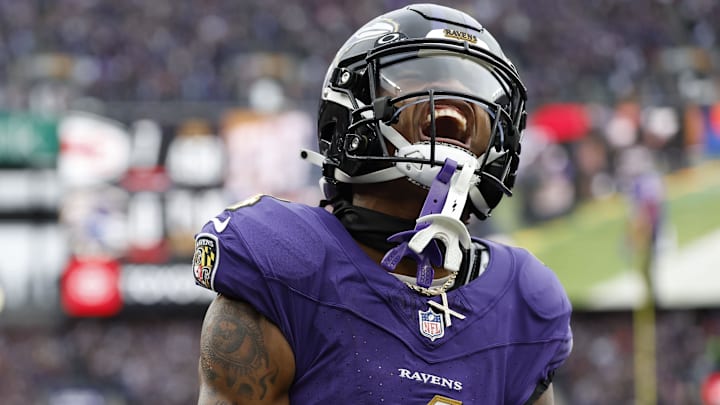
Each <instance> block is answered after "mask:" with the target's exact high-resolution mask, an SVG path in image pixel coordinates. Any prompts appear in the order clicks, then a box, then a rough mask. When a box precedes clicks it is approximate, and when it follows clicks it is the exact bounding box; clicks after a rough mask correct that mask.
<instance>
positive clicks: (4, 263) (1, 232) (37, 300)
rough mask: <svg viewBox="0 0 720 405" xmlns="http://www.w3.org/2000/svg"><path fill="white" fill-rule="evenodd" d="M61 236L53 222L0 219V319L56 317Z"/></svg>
mask: <svg viewBox="0 0 720 405" xmlns="http://www.w3.org/2000/svg"><path fill="white" fill-rule="evenodd" d="M64 238H65V235H64V232H63V230H62V229H61V228H60V226H58V225H57V224H38V223H26V222H0V246H2V247H3V250H4V251H5V252H6V259H7V260H0V295H1V296H2V299H1V300H0V320H2V321H8V320H10V321H18V322H26V323H27V322H39V321H41V320H42V319H43V318H42V317H40V316H39V315H43V314H44V315H48V316H50V317H55V318H57V316H56V315H57V312H58V299H59V298H58V286H57V281H58V278H59V277H60V275H61V273H62V270H63V266H64V263H65V260H66V258H67V250H66V245H65V241H64ZM188 267H190V266H189V265H188ZM189 271H190V270H188V272H189Z"/></svg>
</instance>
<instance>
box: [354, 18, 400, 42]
mask: <svg viewBox="0 0 720 405" xmlns="http://www.w3.org/2000/svg"><path fill="white" fill-rule="evenodd" d="M396 31H397V24H396V23H395V22H394V21H391V20H386V19H380V20H375V21H372V22H370V23H368V24H367V25H365V26H364V27H362V28H360V29H359V30H358V32H356V33H355V35H353V37H354V38H355V39H368V38H376V37H379V36H382V35H383V34H389V33H391V32H396Z"/></svg>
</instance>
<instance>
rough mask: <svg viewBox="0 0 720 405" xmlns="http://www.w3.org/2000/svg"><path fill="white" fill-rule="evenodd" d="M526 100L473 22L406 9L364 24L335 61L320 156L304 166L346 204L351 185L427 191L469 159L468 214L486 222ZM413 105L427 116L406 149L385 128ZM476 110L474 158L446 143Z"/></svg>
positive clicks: (510, 177) (513, 164) (511, 165)
mask: <svg viewBox="0 0 720 405" xmlns="http://www.w3.org/2000/svg"><path fill="white" fill-rule="evenodd" d="M450 82H452V83H454V84H453V85H443V84H442V83H450ZM526 99H527V94H526V90H525V87H524V85H523V83H522V82H521V80H520V78H519V76H518V73H517V71H516V69H515V67H514V66H513V64H512V63H511V62H510V61H509V60H508V59H507V58H506V57H505V55H504V54H503V51H502V50H501V49H500V46H499V45H498V43H497V41H496V40H495V38H493V36H492V35H491V34H490V33H489V32H488V31H487V30H486V29H485V28H483V26H482V25H480V23H479V22H477V21H476V20H475V19H473V18H472V17H470V16H469V15H467V14H465V13H463V12H461V11H458V10H455V9H452V8H448V7H443V6H438V5H433V4H418V5H410V6H407V7H404V8H402V9H399V10H395V11H392V12H389V13H387V14H384V15H382V16H380V17H377V18H375V19H374V20H372V21H370V22H369V23H367V24H366V25H364V26H363V27H362V28H360V29H359V30H358V31H357V32H355V34H353V36H352V37H351V38H350V39H349V40H348V41H347V42H346V43H345V44H344V45H343V46H342V48H341V49H340V51H339V52H338V53H337V55H336V56H335V59H334V60H333V62H332V63H331V65H330V67H329V69H328V72H327V75H326V77H325V81H324V85H323V89H322V95H321V102H320V111H319V117H318V142H319V152H320V153H319V154H316V153H312V152H309V151H304V152H303V157H305V158H307V159H309V160H311V161H312V162H313V163H315V164H318V165H319V166H321V167H322V169H323V179H324V185H323V188H324V193H325V196H326V198H327V199H328V200H330V201H332V200H333V199H335V198H342V199H345V200H350V201H351V196H352V194H351V193H352V187H351V185H352V184H357V183H378V182H384V181H389V180H394V179H397V178H401V177H407V178H408V179H409V180H410V181H412V182H414V183H416V184H418V185H420V186H422V187H426V188H429V187H430V185H431V184H432V181H433V179H434V178H435V176H436V175H437V173H438V172H439V170H440V168H441V167H442V165H443V163H444V162H445V159H446V158H451V159H453V160H455V161H456V162H463V161H464V160H466V159H468V156H470V158H473V159H477V160H478V169H477V170H476V171H475V175H474V177H473V181H474V186H472V187H470V192H469V194H468V200H469V206H470V207H471V209H472V211H473V212H474V213H475V215H476V216H478V217H479V218H481V219H484V218H486V217H487V216H489V215H490V211H491V210H492V209H493V208H495V206H496V205H497V204H498V203H499V202H500V199H501V198H502V196H503V195H504V194H505V195H511V189H512V187H513V184H514V182H515V173H516V170H517V167H518V159H519V154H520V139H521V132H522V130H523V129H524V127H525V116H526V112H525V103H526ZM413 105H424V106H433V107H432V108H430V107H425V110H424V111H427V114H426V115H420V116H419V117H420V119H419V120H418V121H419V122H418V125H420V126H421V128H420V129H419V130H420V131H421V133H422V134H423V135H422V136H421V137H420V139H416V141H415V142H413V143H411V142H410V141H408V139H410V138H409V137H407V136H404V135H407V134H401V133H399V132H398V130H396V129H395V128H394V127H393V126H394V124H395V123H397V122H398V120H399V118H400V116H401V115H402V114H403V112H404V111H407V109H408V107H409V106H413ZM442 105H445V106H448V105H453V106H454V107H453V108H447V107H445V108H440V107H438V106H442ZM468 106H469V107H468ZM477 108H481V109H482V110H483V111H485V112H486V113H487V115H488V116H489V117H490V128H489V131H490V138H489V143H488V145H487V148H486V149H485V151H484V153H482V154H477V152H476V153H473V152H471V151H470V150H469V148H466V147H462V145H461V142H458V141H453V140H452V139H456V138H458V136H457V135H452V134H450V133H449V132H458V131H464V130H465V129H466V127H467V125H468V117H467V115H468V114H472V111H477Z"/></svg>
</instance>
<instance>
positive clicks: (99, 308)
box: [60, 257, 123, 317]
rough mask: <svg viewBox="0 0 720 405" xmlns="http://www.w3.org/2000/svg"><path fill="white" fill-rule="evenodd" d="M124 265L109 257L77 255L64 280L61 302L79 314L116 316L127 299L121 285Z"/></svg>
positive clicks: (66, 308)
mask: <svg viewBox="0 0 720 405" xmlns="http://www.w3.org/2000/svg"><path fill="white" fill-rule="evenodd" d="M119 278H120V264H119V263H118V262H117V261H116V260H114V259H110V258H105V257H74V258H72V259H71V260H70V261H69V262H68V264H67V267H66V268H65V272H64V273H63V276H62V279H61V282H60V302H61V304H62V308H63V310H64V311H65V313H66V314H68V315H70V316H77V317H85V316H87V317H107V316H113V315H116V314H117V313H118V312H120V310H121V309H122V306H123V302H122V297H121V296H120V290H119V288H118V285H119V283H118V280H119Z"/></svg>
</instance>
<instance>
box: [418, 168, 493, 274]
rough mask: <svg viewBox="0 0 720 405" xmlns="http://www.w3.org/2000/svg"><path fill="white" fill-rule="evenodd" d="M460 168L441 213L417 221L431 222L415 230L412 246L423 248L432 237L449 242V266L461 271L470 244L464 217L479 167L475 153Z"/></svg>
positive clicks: (447, 266)
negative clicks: (465, 250) (464, 251)
mask: <svg viewBox="0 0 720 405" xmlns="http://www.w3.org/2000/svg"><path fill="white" fill-rule="evenodd" d="M461 162H463V167H462V169H460V172H459V173H458V172H455V174H454V175H453V178H452V180H451V181H450V188H449V190H448V194H447V198H446V199H445V204H444V205H443V209H442V212H441V213H439V214H430V215H425V216H421V217H420V218H418V219H417V223H419V224H421V223H422V224H425V223H427V224H428V225H427V226H426V227H424V228H422V229H421V230H419V231H417V232H416V233H415V236H413V237H412V239H410V242H409V243H408V247H409V248H410V249H412V250H413V251H415V252H418V253H419V252H422V251H423V250H424V249H425V246H427V245H428V244H429V243H430V241H431V240H433V239H437V240H439V241H440V242H442V243H443V244H444V245H445V258H444V263H443V264H444V266H445V269H447V270H450V271H458V270H459V269H460V264H461V263H462V257H463V255H462V251H461V250H460V246H462V247H463V248H464V249H469V248H470V243H471V242H470V241H471V239H470V233H469V231H468V229H467V227H466V226H465V224H464V223H463V222H462V221H461V220H460V217H461V216H462V213H463V208H464V207H465V202H466V201H467V198H468V193H469V192H470V188H471V187H473V186H474V184H475V181H474V178H475V177H476V176H475V169H476V168H477V166H478V164H479V163H478V161H477V160H476V159H475V158H474V157H465V160H463V161H461Z"/></svg>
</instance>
